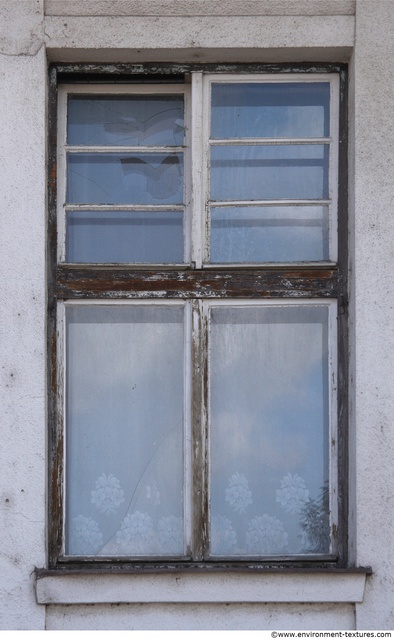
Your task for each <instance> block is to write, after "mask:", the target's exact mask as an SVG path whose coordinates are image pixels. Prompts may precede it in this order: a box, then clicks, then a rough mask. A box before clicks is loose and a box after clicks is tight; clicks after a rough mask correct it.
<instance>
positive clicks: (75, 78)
mask: <svg viewBox="0 0 394 640" xmlns="http://www.w3.org/2000/svg"><path fill="white" fill-rule="evenodd" d="M192 72H193V73H194V80H193V82H194V86H195V87H197V89H199V90H201V93H200V95H198V94H199V90H198V91H196V92H195V93H193V94H192V97H191V109H192V113H193V118H194V119H195V122H194V125H193V127H192V134H191V146H192V153H193V152H194V151H195V150H196V149H198V148H199V146H201V144H202V140H203V139H204V137H205V138H206V131H205V133H204V127H205V128H206V126H207V125H206V124H204V122H203V118H202V103H201V99H200V97H201V95H202V94H203V92H204V77H203V74H205V73H209V74H217V76H215V77H217V78H219V77H220V74H226V76H227V77H228V74H235V75H234V78H236V77H238V78H239V79H241V78H242V76H241V74H247V73H249V74H251V73H253V74H272V75H274V74H275V75H278V76H280V77H283V79H285V78H289V79H291V78H293V75H291V74H299V75H301V76H302V77H303V78H305V79H306V80H307V79H308V77H309V78H310V77H311V76H310V75H309V74H314V76H315V77H316V74H321V75H326V74H336V75H337V76H338V78H339V133H338V167H337V168H336V167H335V168H334V169H333V166H332V164H331V165H330V171H331V170H335V171H336V170H337V173H338V188H337V193H338V201H337V206H338V260H337V262H335V261H334V260H333V261H332V262H326V263H305V264H294V265H291V264H268V265H267V264H265V265H264V264H263V265H256V264H253V265H252V264H250V265H211V264H209V263H207V262H206V260H205V261H204V255H205V258H206V242H205V243H204V235H205V227H206V219H205V217H204V227H202V225H201V218H200V219H197V218H196V216H195V215H193V216H192V222H191V225H192V234H191V235H192V237H193V236H194V237H197V238H199V241H198V243H197V244H198V246H197V248H196V247H194V248H193V247H192V249H191V261H190V265H189V264H186V263H185V264H183V265H158V266H152V265H147V266H145V265H143V266H141V265H137V266H136V265H81V264H67V263H65V262H63V261H62V260H63V257H64V256H63V254H62V253H60V254H58V248H57V247H58V242H57V234H58V231H60V233H62V231H61V229H59V227H58V220H59V216H58V195H59V182H58V181H59V176H60V174H61V170H60V168H59V167H58V162H57V161H58V144H59V143H60V141H59V142H58V138H57V136H58V132H57V124H58V121H57V112H58V111H57V109H58V105H57V100H58V87H59V85H60V84H64V83H67V84H69V83H72V82H73V83H76V84H78V83H86V82H91V83H94V84H96V83H99V84H103V85H104V84H105V85H106V86H108V87H111V86H112V87H114V86H116V87H119V91H122V86H124V84H125V83H149V82H155V83H158V82H170V83H171V82H172V83H179V82H182V81H183V80H184V78H185V77H189V74H190V73H192ZM157 86H159V85H157ZM117 90H118V89H116V91H117ZM111 91H113V90H111ZM116 91H113V92H116ZM346 124H347V67H346V65H341V64H319V65H316V64H315V65H309V64H304V65H303V64H297V65H290V64H283V65H279V64H278V65H268V64H267V65H263V64H257V65H256V64H250V65H245V64H243V65H212V64H205V65H204V64H201V65H171V64H165V65H155V64H146V65H126V64H124V65H95V64H81V65H76V64H55V65H51V67H50V73H49V122H48V173H49V186H48V260H47V265H48V335H47V339H48V419H49V436H48V437H49V442H48V452H49V491H48V494H49V496H48V498H49V499H48V518H49V540H48V563H49V567H50V568H51V569H54V568H57V569H59V568H63V569H64V568H68V569H73V568H74V569H77V568H80V567H81V566H84V567H85V568H89V567H90V568H91V567H92V566H94V568H95V569H98V568H100V569H104V568H105V569H106V570H108V569H110V570H119V568H122V570H123V569H127V568H129V569H130V570H133V571H134V570H148V571H150V570H154V571H156V570H171V571H173V570H174V569H176V570H196V569H202V570H205V569H207V570H212V569H215V570H225V569H231V570H235V569H236V570H254V569H256V570H259V569H261V568H264V567H265V568H266V567H277V568H284V569H289V568H292V567H293V568H294V567H297V568H303V567H305V568H313V567H314V568H315V569H316V568H319V567H320V568H321V567H325V568H343V567H346V566H347V518H348V478H347V475H348V464H347V459H348V435H347V428H348V427H347V423H348V407H347V397H348V362H347V354H348V326H347V325H348V321H347V307H348V281H347V259H348V258H347V126H346ZM198 153H200V151H198ZM198 170H199V169H198V168H196V167H195V165H193V169H192V171H193V172H195V171H198ZM192 181H193V183H194V186H196V185H200V187H198V186H197V188H194V191H193V196H192V197H193V206H192V211H194V212H195V211H197V210H200V211H201V210H202V208H205V194H204V180H203V181H201V180H200V179H199V178H198V176H196V175H194V174H193V176H192ZM61 184H62V183H61V179H60V185H61ZM60 188H62V187H60ZM187 188H190V185H189V186H187ZM204 247H205V253H204ZM163 298H164V299H171V300H176V299H182V300H191V299H194V300H195V302H194V303H193V314H194V315H195V323H196V324H195V326H197V325H198V323H201V322H205V317H203V316H202V315H201V313H200V312H199V308H200V306H199V305H200V302H199V301H201V300H203V299H208V300H212V299H214V300H217V299H222V300H228V301H229V300H230V299H232V300H233V301H234V303H235V304H237V302H240V301H241V300H248V301H250V302H251V301H253V300H256V301H257V300H258V299H261V300H272V302H275V301H277V302H279V301H280V300H281V299H283V300H286V299H287V300H299V301H302V302H304V303H305V301H306V300H308V299H309V300H311V301H312V302H313V301H317V300H318V299H321V300H332V301H335V300H336V301H337V305H338V325H337V332H338V340H337V352H338V378H337V387H338V397H337V416H338V421H337V437H338V442H337V452H338V455H337V462H338V495H337V505H338V528H337V529H335V530H334V531H332V537H333V539H334V538H335V540H336V549H337V551H336V553H335V555H332V556H330V557H327V556H324V557H323V556H321V557H320V556H313V557H312V558H310V559H308V558H306V557H303V558H302V559H301V560H297V559H295V558H294V557H289V558H288V559H287V558H286V559H280V560H275V558H273V559H272V560H264V561H261V562H260V561H259V562H256V561H250V560H249V561H247V560H246V561H242V560H237V559H235V558H234V560H232V561H226V562H216V561H215V562H204V561H203V560H202V557H203V553H202V544H203V542H202V537H203V536H202V535H201V531H204V527H205V524H203V523H202V521H201V519H203V517H204V516H203V514H202V511H204V509H205V510H206V507H204V506H202V510H201V519H200V520H199V518H198V517H196V518H195V519H194V526H195V527H199V528H200V532H199V534H198V536H195V539H199V540H200V548H198V547H199V545H198V544H197V545H195V550H194V557H195V561H193V562H190V561H185V562H182V561H180V562H176V563H174V562H170V563H169V562H166V561H160V562H157V561H152V562H140V561H136V562H131V563H130V562H129V563H128V562H125V561H124V559H122V558H119V559H115V558H113V559H111V560H110V561H109V562H108V561H105V562H103V561H102V559H100V558H97V561H96V560H94V561H93V560H92V559H86V560H83V561H80V560H78V561H77V562H76V561H75V560H74V559H73V558H66V559H65V558H64V557H63V556H62V548H63V519H64V500H63V498H64V488H63V473H64V470H63V458H64V425H63V416H62V410H61V402H62V400H61V393H59V392H60V390H61V389H62V388H63V371H62V368H61V367H60V366H59V361H58V360H59V344H61V339H60V334H59V326H58V323H57V306H58V305H57V303H58V302H60V303H61V304H62V303H63V302H65V301H67V300H69V301H80V300H86V301H89V300H97V301H102V302H105V301H106V300H107V301H109V300H112V301H121V300H136V299H149V300H155V299H161V300H163ZM203 350H204V349H203V346H202V347H201V345H200V347H199V349H198V350H196V349H193V350H192V363H193V367H194V369H195V370H199V371H200V378H201V384H200V385H197V391H196V392H195V393H193V397H192V411H193V416H194V419H193V425H192V432H193V440H194V444H195V443H196V442H197V443H198V442H199V441H200V438H201V432H202V425H201V418H199V417H198V416H201V410H200V408H201V404H204V405H206V399H207V393H208V391H207V388H206V374H207V359H206V358H204V357H202V356H201V353H203ZM201 372H202V373H203V375H201ZM196 416H197V418H196ZM197 449H198V447H197ZM200 455H201V454H200V453H198V456H197V458H196V447H195V446H194V447H193V456H194V458H195V460H194V465H197V466H198V465H201V457H200ZM194 474H195V476H194V482H195V490H198V485H199V484H200V485H201V486H202V484H203V483H204V479H203V477H202V475H203V470H202V468H201V467H200V470H199V471H198V470H196V468H195V469H194ZM205 535H206V530H205Z"/></svg>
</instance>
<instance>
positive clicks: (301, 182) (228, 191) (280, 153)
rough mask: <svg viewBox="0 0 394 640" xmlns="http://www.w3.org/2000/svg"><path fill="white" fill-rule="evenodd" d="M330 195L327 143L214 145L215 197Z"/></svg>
mask: <svg viewBox="0 0 394 640" xmlns="http://www.w3.org/2000/svg"><path fill="white" fill-rule="evenodd" d="M327 197H328V146H327V145H311V144H298V145H297V144H295V145H266V146H259V145H239V146H232V145H229V146H220V147H219V146H218V147H212V148H211V199H212V200H216V201H218V200H221V201H223V200H277V199H280V198H285V199H292V200H294V199H302V200H307V199H317V198H327Z"/></svg>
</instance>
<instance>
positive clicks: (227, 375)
mask: <svg viewBox="0 0 394 640" xmlns="http://www.w3.org/2000/svg"><path fill="white" fill-rule="evenodd" d="M327 330H328V309H327V307H322V306H313V305H310V306H302V307H301V306H298V307H297V306H290V305H289V306H287V307H286V306H284V305H283V306H277V307H267V306H266V307H263V306H260V307H249V308H247V307H238V308H237V307H233V308H231V307H217V308H213V309H212V323H211V334H210V503H211V553H212V555H215V556H264V555H267V556H271V555H287V554H305V553H306V554H309V553H327V552H328V551H329V505H328V478H329V470H328V465H329V456H328V439H329V431H328V402H329V400H328V398H329V389H328V355H327V354H328V345H327V342H328V336H327Z"/></svg>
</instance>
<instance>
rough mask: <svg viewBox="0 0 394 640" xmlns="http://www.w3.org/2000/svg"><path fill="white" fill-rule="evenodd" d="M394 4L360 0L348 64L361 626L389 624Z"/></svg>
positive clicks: (393, 526) (393, 504)
mask: <svg viewBox="0 0 394 640" xmlns="http://www.w3.org/2000/svg"><path fill="white" fill-rule="evenodd" d="M393 60H394V3H393V2H392V0H379V2H376V0H358V2H357V18H356V48H355V58H354V71H353V74H354V91H355V95H354V105H355V119H354V132H353V144H354V147H355V148H354V158H355V165H354V186H355V195H354V217H355V238H354V243H355V247H354V248H355V254H354V274H355V280H354V301H353V308H354V312H355V316H354V321H355V322H354V338H355V341H356V345H355V350H353V353H354V356H353V357H354V362H353V369H355V384H356V396H355V407H354V412H353V421H352V428H353V429H355V430H356V451H355V453H356V459H357V471H356V491H357V495H356V498H357V512H356V513H357V562H358V563H359V564H360V565H366V564H367V565H371V566H372V569H373V572H374V573H373V576H372V577H371V578H370V579H369V581H368V583H367V589H366V594H365V601H364V603H363V604H361V605H357V626H358V628H360V629H376V628H378V629H393V628H394V536H393V531H394V473H393V459H394V425H393V415H394V384H393V380H394V368H393V353H394V333H393V327H394V279H393V270H394V206H393V202H394V188H393V183H394V181H393V148H394V126H393V104H394V82H393V66H392V65H393Z"/></svg>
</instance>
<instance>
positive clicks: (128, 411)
mask: <svg viewBox="0 0 394 640" xmlns="http://www.w3.org/2000/svg"><path fill="white" fill-rule="evenodd" d="M66 311H67V315H66V321H67V353H66V357H67V369H66V370H67V405H66V413H67V419H66V434H67V440H66V443H67V462H66V473H67V481H66V541H67V542H66V553H67V554H69V555H72V556H73V555H92V556H97V555H101V556H147V555H158V556H173V555H175V556H180V555H182V554H183V552H184V534H183V530H184V526H183V484H184V482H183V480H184V478H183V387H184V384H183V362H184V359H183V358H184V356H183V341H184V336H183V308H182V307H181V306H176V307H174V306H168V307H164V306H158V305H156V306H143V305H139V306H134V305H122V306H120V305H107V306H105V305H100V306H90V307H89V306H82V305H81V306H74V307H68V308H67V309H66Z"/></svg>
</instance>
